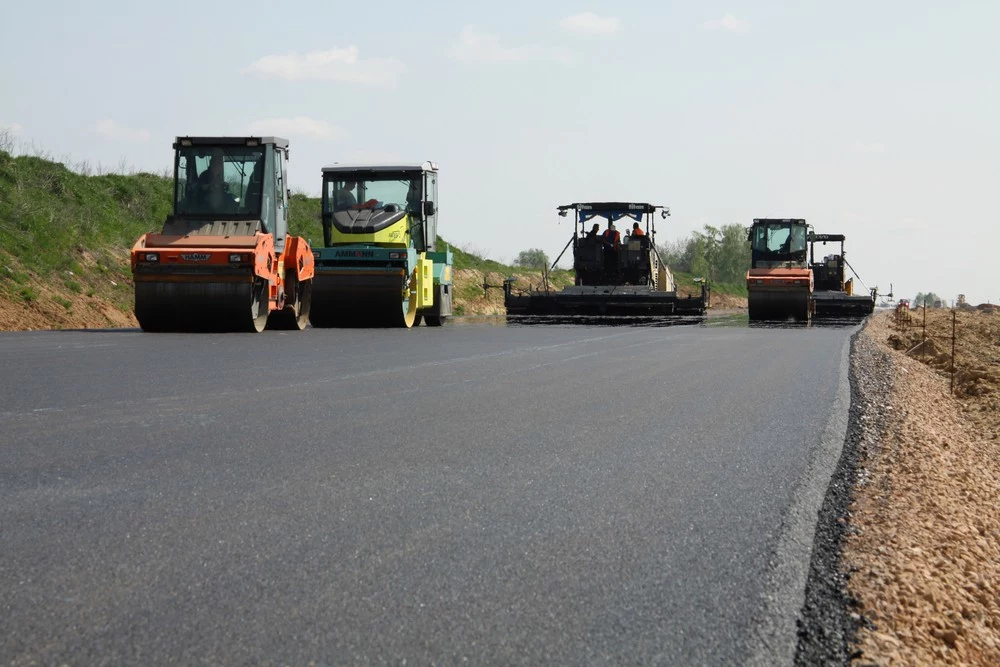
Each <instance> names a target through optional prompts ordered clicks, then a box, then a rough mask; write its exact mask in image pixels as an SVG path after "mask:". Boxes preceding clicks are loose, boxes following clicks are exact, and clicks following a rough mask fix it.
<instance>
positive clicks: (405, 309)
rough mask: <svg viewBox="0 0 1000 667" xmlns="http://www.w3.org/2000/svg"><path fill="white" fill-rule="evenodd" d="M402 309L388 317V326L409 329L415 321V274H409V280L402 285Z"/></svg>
mask: <svg viewBox="0 0 1000 667" xmlns="http://www.w3.org/2000/svg"><path fill="white" fill-rule="evenodd" d="M402 297H403V302H402V308H400V309H399V310H398V311H397V314H395V315H391V316H390V317H389V325H390V326H396V327H402V328H404V329H410V328H412V327H413V325H414V324H415V323H416V321H417V272H416V270H414V271H413V273H412V274H410V279H409V280H407V281H406V282H404V283H403V289H402Z"/></svg>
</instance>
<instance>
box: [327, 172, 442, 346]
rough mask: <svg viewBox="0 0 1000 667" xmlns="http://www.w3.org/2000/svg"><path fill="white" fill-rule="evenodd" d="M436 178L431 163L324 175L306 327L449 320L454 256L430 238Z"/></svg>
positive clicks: (434, 218)
mask: <svg viewBox="0 0 1000 667" xmlns="http://www.w3.org/2000/svg"><path fill="white" fill-rule="evenodd" d="M437 179H438V166H437V164H435V163H433V162H423V163H417V164H395V165H381V164H380V165H340V164H334V165H332V166H329V167H325V168H324V169H323V190H322V200H323V201H322V206H323V214H322V220H323V247H322V248H317V249H314V250H313V255H314V257H315V260H316V281H315V282H316V284H315V291H314V294H313V303H312V311H311V315H310V320H311V322H312V324H313V326H316V327H333V326H375V327H404V328H410V327H412V326H414V325H415V324H419V323H420V321H421V320H423V321H424V322H426V323H427V324H428V326H440V325H441V324H443V323H444V322H445V320H446V319H447V318H448V317H449V316H451V313H452V307H451V306H452V275H451V274H452V263H453V256H452V253H451V251H450V250H448V249H447V248H444V247H439V246H443V244H441V243H439V242H438V238H437V221H438V198H437V187H438V183H437Z"/></svg>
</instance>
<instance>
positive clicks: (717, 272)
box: [677, 224, 750, 283]
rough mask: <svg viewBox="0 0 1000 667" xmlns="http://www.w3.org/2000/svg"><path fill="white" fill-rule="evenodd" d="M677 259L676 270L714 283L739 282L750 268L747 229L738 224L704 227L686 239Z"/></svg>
mask: <svg viewBox="0 0 1000 667" xmlns="http://www.w3.org/2000/svg"><path fill="white" fill-rule="evenodd" d="M678 260H679V261H678V262H677V267H678V270H682V271H685V270H686V271H689V272H690V273H693V274H695V275H696V276H700V277H704V278H708V279H709V280H710V281H711V282H714V283H741V282H742V281H743V278H744V277H745V276H746V271H747V269H748V268H750V245H749V243H747V234H746V229H745V228H744V227H743V226H742V225H738V224H731V225H724V226H722V227H713V226H711V225H705V229H704V230H703V231H701V232H695V233H694V234H693V235H692V236H691V238H689V239H687V241H686V245H685V248H684V252H683V253H682V254H680V256H679V257H678Z"/></svg>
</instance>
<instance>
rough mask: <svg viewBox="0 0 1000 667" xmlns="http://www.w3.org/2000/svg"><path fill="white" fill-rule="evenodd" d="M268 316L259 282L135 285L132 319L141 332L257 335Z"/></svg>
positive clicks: (259, 280) (262, 286) (265, 296)
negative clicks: (136, 321)
mask: <svg viewBox="0 0 1000 667" xmlns="http://www.w3.org/2000/svg"><path fill="white" fill-rule="evenodd" d="M267 313H268V302H267V283H266V282H264V281H263V280H261V279H255V280H254V281H253V282H251V281H249V280H247V281H245V282H226V283H210V282H151V281H139V282H136V284H135V317H136V319H137V320H139V326H140V327H142V330H143V331H149V332H160V331H190V332H203V331H249V332H253V333H260V332H261V331H263V330H264V327H265V326H266V325H267Z"/></svg>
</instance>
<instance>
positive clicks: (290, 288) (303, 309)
mask: <svg viewBox="0 0 1000 667" xmlns="http://www.w3.org/2000/svg"><path fill="white" fill-rule="evenodd" d="M285 294H286V297H285V298H286V299H287V298H289V295H290V298H291V299H292V302H291V303H289V304H287V305H286V306H285V307H284V308H282V309H281V310H279V311H277V312H274V313H272V314H271V319H270V321H269V322H268V326H270V327H271V328H272V329H282V330H285V331H302V330H303V329H305V328H306V325H307V324H308V323H309V310H310V308H311V307H312V281H311V280H307V281H305V282H304V283H300V282H298V280H296V279H295V278H294V277H293V278H291V279H289V281H288V284H287V290H286V292H285Z"/></svg>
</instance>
